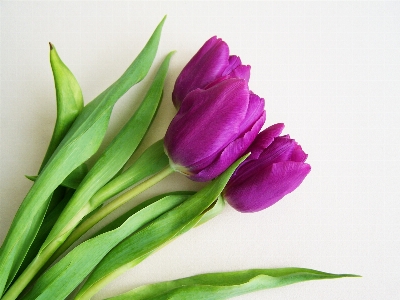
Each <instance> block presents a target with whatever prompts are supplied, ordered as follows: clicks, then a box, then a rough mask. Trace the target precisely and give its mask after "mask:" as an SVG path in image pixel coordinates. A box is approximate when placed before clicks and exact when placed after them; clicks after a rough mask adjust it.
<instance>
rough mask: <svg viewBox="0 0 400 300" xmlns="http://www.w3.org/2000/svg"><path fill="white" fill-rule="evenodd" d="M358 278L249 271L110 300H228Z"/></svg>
mask: <svg viewBox="0 0 400 300" xmlns="http://www.w3.org/2000/svg"><path fill="white" fill-rule="evenodd" d="M343 277H357V276H356V275H351V274H330V273H325V272H320V271H316V270H311V269H304V268H282V269H252V270H245V271H236V272H222V273H209V274H201V275H196V276H192V277H187V278H182V279H177V280H172V281H166V282H160V283H154V284H149V285H144V286H140V287H138V288H135V289H133V290H131V291H129V292H127V293H124V294H121V295H119V296H116V297H112V298H109V300H111V299H112V300H127V299H136V300H149V299H152V300H164V299H168V300H172V299H175V300H178V299H179V300H181V299H196V300H197V299H198V300H201V299H204V300H217V299H229V298H232V297H236V296H240V295H243V294H246V293H251V292H255V291H259V290H264V289H271V288H277V287H281V286H285V285H289V284H294V283H298V282H303V281H310V280H322V279H335V278H343Z"/></svg>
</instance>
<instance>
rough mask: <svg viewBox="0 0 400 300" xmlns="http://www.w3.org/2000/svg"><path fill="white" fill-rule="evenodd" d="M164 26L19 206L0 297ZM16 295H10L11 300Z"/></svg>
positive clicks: (91, 108) (89, 111)
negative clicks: (56, 195) (54, 197)
mask: <svg viewBox="0 0 400 300" xmlns="http://www.w3.org/2000/svg"><path fill="white" fill-rule="evenodd" d="M163 22H164V19H163V21H162V22H161V23H160V24H159V26H158V27H157V28H156V30H155V31H154V33H153V35H152V36H151V38H150V40H149V41H148V42H147V44H146V46H145V47H144V49H143V50H142V52H141V53H140V54H139V55H138V57H137V58H136V59H135V61H134V62H133V63H132V64H131V65H130V66H129V68H128V69H127V70H126V72H125V73H124V74H123V75H122V76H121V77H120V78H119V79H118V80H117V81H116V82H115V83H114V84H113V85H111V86H110V87H109V88H108V89H106V90H105V91H104V92H103V93H101V94H100V95H99V96H98V97H97V98H96V99H95V100H93V101H92V102H91V103H90V104H89V105H87V106H86V107H85V108H84V109H83V111H82V113H81V114H80V115H79V117H78V118H77V119H76V121H75V122H74V124H73V125H72V127H71V128H70V130H69V131H68V134H67V135H66V136H65V138H64V139H63V140H62V142H61V143H60V145H59V146H58V147H57V149H56V151H55V152H54V153H53V155H52V156H51V158H50V159H49V161H48V162H47V164H46V165H45V167H44V168H43V170H42V172H41V173H40V174H39V176H38V178H37V180H36V181H35V183H34V185H33V186H32V188H31V190H30V191H29V192H28V194H27V196H26V197H25V199H24V201H23V202H22V204H21V206H20V208H19V210H18V212H17V214H16V216H15V218H14V220H13V222H12V224H11V227H10V230H9V232H8V234H7V237H6V239H5V241H4V243H3V245H2V247H1V251H0V270H2V272H1V273H0V295H1V294H3V291H4V287H5V286H6V283H7V282H9V281H11V280H12V277H10V271H11V270H12V269H18V267H19V266H20V264H21V262H22V260H23V257H24V256H25V254H26V252H27V251H28V249H29V246H30V244H31V243H32V241H33V239H34V237H35V235H36V233H37V231H38V229H39V227H40V224H41V222H42V220H43V217H44V214H45V212H46V209H47V206H48V202H49V196H50V195H51V193H52V192H53V191H54V189H55V188H56V187H57V186H59V185H60V184H61V183H62V181H63V180H64V179H65V178H66V177H67V176H68V174H70V173H71V172H72V171H73V170H74V169H76V168H77V167H78V166H79V165H81V164H82V163H83V162H85V161H86V160H87V159H88V158H90V157H91V156H92V155H93V154H94V153H95V152H96V151H97V149H98V147H99V146H100V144H101V142H102V140H103V137H104V135H105V131H106V128H107V126H108V122H109V117H110V114H111V111H112V108H113V106H114V104H115V103H116V101H117V100H118V99H119V98H120V97H121V96H122V95H123V94H124V93H125V92H126V91H127V90H128V89H129V88H130V87H131V86H132V85H134V84H135V83H137V82H139V81H140V80H142V79H143V78H144V76H145V75H146V74H147V72H148V70H149V69H150V66H151V64H152V62H153V60H154V57H155V54H156V51H157V48H158V43H159V40H160V35H161V29H162V25H163ZM21 241H22V242H21ZM24 284H26V283H24ZM14 285H15V284H14ZM11 289H12V287H11ZM19 289H20V288H16V290H19ZM18 293H19V292H18V291H15V292H11V293H10V298H11V299H12V298H14V297H15V294H18ZM13 294H14V296H12V295H13Z"/></svg>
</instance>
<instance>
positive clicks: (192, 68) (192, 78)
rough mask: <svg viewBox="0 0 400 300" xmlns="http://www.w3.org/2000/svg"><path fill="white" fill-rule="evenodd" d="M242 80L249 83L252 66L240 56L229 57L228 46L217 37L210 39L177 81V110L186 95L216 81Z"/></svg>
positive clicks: (174, 94) (173, 97) (174, 97)
mask: <svg viewBox="0 0 400 300" xmlns="http://www.w3.org/2000/svg"><path fill="white" fill-rule="evenodd" d="M227 78H241V79H244V80H246V82H248V81H249V78H250V66H244V65H242V63H241V60H240V58H239V57H238V56H235V55H231V56H229V47H228V45H227V44H226V43H225V42H224V41H222V40H221V39H218V38H217V37H215V36H214V37H212V38H210V39H209V40H208V41H207V42H206V43H205V44H204V45H203V46H202V47H201V48H200V50H199V51H198V52H197V53H196V54H195V55H194V56H193V58H192V59H191V60H190V61H189V62H188V64H187V65H186V66H185V67H184V68H183V70H182V72H181V73H180V74H179V76H178V78H177V79H176V82H175V86H174V90H173V92H172V101H173V103H174V105H175V107H176V108H179V107H180V106H181V103H182V101H183V99H184V98H185V97H186V95H187V94H188V93H189V92H191V91H193V90H195V89H197V88H201V89H204V88H206V87H207V85H209V84H210V83H212V82H214V81H222V80H224V79H227Z"/></svg>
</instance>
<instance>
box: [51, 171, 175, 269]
mask: <svg viewBox="0 0 400 300" xmlns="http://www.w3.org/2000/svg"><path fill="white" fill-rule="evenodd" d="M173 172H174V170H173V169H172V168H171V167H170V166H167V167H165V168H164V169H163V170H161V171H160V172H159V173H157V174H155V175H154V176H152V177H150V178H149V179H147V180H145V181H143V182H142V183H140V184H138V185H136V186H135V187H133V188H132V189H131V190H129V191H127V192H126V193H124V194H122V195H120V196H118V197H117V198H115V199H114V200H113V201H111V202H109V203H108V204H106V205H104V206H103V207H101V208H100V209H99V210H97V211H96V212H94V213H93V214H92V215H91V216H90V217H88V218H87V219H86V220H84V221H83V222H82V223H81V224H79V225H78V226H77V227H76V228H75V229H74V231H73V232H72V233H71V234H70V235H69V236H68V238H67V239H66V240H65V242H64V243H63V244H62V245H61V247H59V248H58V250H57V251H56V252H55V253H54V254H53V256H52V257H51V258H50V260H49V262H48V265H50V264H52V263H53V262H54V261H55V260H56V259H57V258H58V257H59V256H60V255H61V254H63V253H64V252H65V251H66V250H67V249H68V248H69V247H70V246H71V245H72V244H73V243H75V242H76V241H77V240H78V239H79V238H80V237H81V236H82V235H84V234H85V233H86V232H87V231H88V230H89V229H90V228H92V227H93V226H94V225H96V224H97V223H98V222H100V221H101V220H102V219H103V218H104V217H106V216H107V215H109V214H110V213H111V212H113V211H114V210H116V209H117V208H118V207H120V206H122V205H123V204H125V203H126V202H128V201H129V200H131V199H132V198H133V197H135V196H137V195H139V194H140V193H142V192H143V191H145V190H147V189H148V188H150V187H152V186H153V185H155V184H156V183H158V182H160V181H161V180H162V179H164V178H165V177H167V176H168V175H170V174H172V173H173Z"/></svg>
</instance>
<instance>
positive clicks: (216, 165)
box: [190, 111, 265, 181]
mask: <svg viewBox="0 0 400 300" xmlns="http://www.w3.org/2000/svg"><path fill="white" fill-rule="evenodd" d="M264 122H265V111H263V112H262V114H261V116H259V119H258V120H257V121H256V122H254V123H253V124H252V127H251V128H250V130H249V131H246V132H245V133H244V134H243V135H242V136H241V137H239V138H237V139H236V140H234V141H233V142H232V143H230V144H229V145H228V146H227V147H226V148H225V149H224V150H223V151H222V152H221V154H220V155H219V156H217V157H216V158H215V160H214V162H212V163H210V164H209V166H208V167H207V168H204V169H203V170H201V171H200V172H199V173H197V174H193V175H192V176H191V177H190V178H191V179H193V180H196V181H207V180H211V179H213V178H215V177H217V176H218V175H219V174H221V173H222V172H223V171H224V170H226V168H227V167H229V166H230V165H231V164H232V163H233V162H234V161H235V160H236V159H237V157H240V156H242V155H243V154H244V153H245V152H246V150H247V149H248V147H249V145H250V144H251V143H252V141H253V140H254V138H255V137H256V136H257V134H258V132H259V131H260V129H261V127H262V126H263V124H264ZM235 172H236V171H235Z"/></svg>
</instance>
